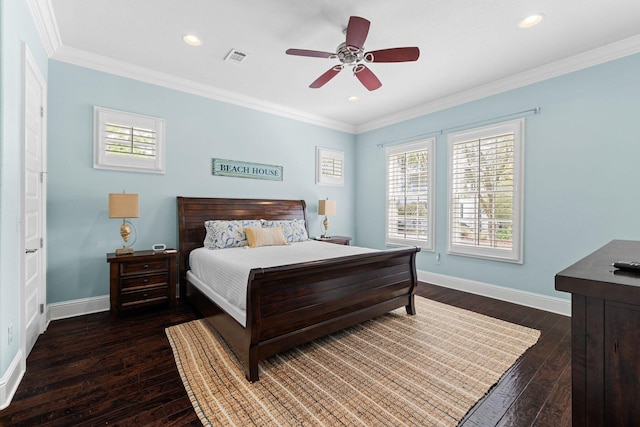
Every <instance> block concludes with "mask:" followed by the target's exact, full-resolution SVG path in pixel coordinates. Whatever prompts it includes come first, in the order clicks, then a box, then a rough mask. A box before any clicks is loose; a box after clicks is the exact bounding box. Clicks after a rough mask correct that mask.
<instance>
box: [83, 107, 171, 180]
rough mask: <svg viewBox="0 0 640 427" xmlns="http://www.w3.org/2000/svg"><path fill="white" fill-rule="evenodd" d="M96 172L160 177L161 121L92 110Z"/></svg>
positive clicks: (161, 163) (162, 124) (136, 115)
mask: <svg viewBox="0 0 640 427" xmlns="http://www.w3.org/2000/svg"><path fill="white" fill-rule="evenodd" d="M93 110H94V122H93V127H94V132H95V134H94V161H93V167H94V168H98V169H115V170H125V171H134V172H152V173H164V120H163V119H158V118H155V117H148V116H141V115H138V114H132V113H125V112H121V111H115V110H109V109H106V108H100V107H94V109H93Z"/></svg>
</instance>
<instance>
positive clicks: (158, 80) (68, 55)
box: [27, 0, 640, 134]
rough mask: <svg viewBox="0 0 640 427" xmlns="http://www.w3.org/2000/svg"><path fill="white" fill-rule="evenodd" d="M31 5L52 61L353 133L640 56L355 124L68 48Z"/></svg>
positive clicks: (579, 58) (541, 74) (598, 55)
mask: <svg viewBox="0 0 640 427" xmlns="http://www.w3.org/2000/svg"><path fill="white" fill-rule="evenodd" d="M27 4H28V6H29V10H30V11H31V14H32V16H33V20H34V22H35V24H36V27H37V29H38V32H39V33H40V38H41V39H42V43H43V45H44V47H45V50H46V51H47V55H48V56H49V57H50V58H53V59H56V60H59V61H63V62H68V63H71V64H74V65H79V66H82V67H87V68H91V69H94V70H98V71H102V72H105V73H110V74H115V75H119V76H121V77H127V78H131V79H135V80H140V81H143V82H147V83H151V84H154V85H159V86H163V87H167V88H170V89H175V90H178V91H182V92H186V93H191V94H193V95H198V96H202V97H205V98H210V99H214V100H217V101H222V102H226V103H230V104H234V105H238V106H242V107H246V108H250V109H253V110H258V111H262V112H266V113H269V114H275V115H278V116H282V117H286V118H290V119H293V120H297V121H301V122H305V123H310V124H314V125H317V126H322V127H326V128H330V129H335V130H339V131H342V132H347V133H351V134H360V133H364V132H369V131H371V130H375V129H379V128H382V127H385V126H390V125H393V124H396V123H400V122H403V121H406V120H410V119H414V118H416V117H420V116H424V115H427V114H432V113H435V112H437V111H441V110H445V109H447V108H451V107H455V106H458V105H462V104H465V103H468V102H472V101H477V100H478V99H482V98H486V97H488V96H492V95H497V94H499V93H502V92H506V91H509V90H513V89H517V88H520V87H524V86H527V85H530V84H533V83H537V82H540V81H543V80H547V79H550V78H553V77H558V76H561V75H563V74H568V73H571V72H574V71H578V70H581V69H584V68H588V67H592V66H594V65H598V64H602V63H605V62H608V61H612V60H614V59H618V58H622V57H625V56H629V55H633V54H635V53H639V52H640V35H636V36H633V37H629V38H627V39H624V40H620V41H617V42H614V43H610V44H607V45H604V46H601V47H598V48H596V49H592V50H590V51H587V52H583V53H580V54H578V55H574V56H571V57H568V58H565V59H562V60H560V61H556V62H553V63H550V64H547V65H543V66H541V67H537V68H534V69H532V70H528V71H525V72H522V73H519V74H516V75H513V76H510V77H507V78H505V79H501V80H496V81H494V82H491V83H487V84H485V85H481V86H478V87H475V88H473V89H469V90H466V91H462V92H458V93H456V94H453V95H450V96H445V97H443V98H440V99H436V100H433V101H431V102H427V103H425V104H422V105H419V106H417V107H414V108H410V109H408V110H404V111H399V112H397V113H394V114H391V115H388V116H386V117H383V118H380V119H376V120H372V121H370V122H367V123H363V124H360V125H351V124H348V123H343V122H338V121H335V120H330V119H327V118H325V117H321V116H317V115H313V114H309V113H306V112H304V111H299V110H295V109H291V108H287V107H285V106H282V105H278V104H275V103H270V102H266V101H262V100H259V99H256V98H251V97H248V96H245V95H240V94H237V93H234V92H230V91H226V90H224V89H219V88H215V87H212V86H209V85H205V84H202V83H197V82H193V81H191V80H188V79H184V78H182V77H177V76H173V75H170V74H165V73H160V72H158V71H154V70H150V69H147V68H144V67H139V66H135V65H132V64H129V63H126V62H123V61H118V60H115V59H113V58H108V57H104V56H100V55H96V54H93V53H90V52H86V51H82V50H79V49H74V48H70V47H66V46H63V45H62V40H61V38H60V33H59V31H58V26H57V23H56V19H55V14H54V12H53V6H52V4H51V0H27Z"/></svg>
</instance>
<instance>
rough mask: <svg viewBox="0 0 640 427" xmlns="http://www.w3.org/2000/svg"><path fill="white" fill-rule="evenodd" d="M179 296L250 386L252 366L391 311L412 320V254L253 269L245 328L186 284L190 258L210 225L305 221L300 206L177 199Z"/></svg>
mask: <svg viewBox="0 0 640 427" xmlns="http://www.w3.org/2000/svg"><path fill="white" fill-rule="evenodd" d="M177 201H178V229H179V230H178V231H179V249H180V265H179V274H180V277H179V279H180V296H181V297H182V298H185V297H186V300H187V301H188V302H189V303H190V304H191V305H192V306H193V307H194V308H195V309H196V310H197V311H199V313H200V314H201V315H202V316H203V317H205V318H206V319H207V321H208V322H209V324H210V325H212V326H213V327H214V328H215V329H216V330H217V331H218V332H219V333H220V335H222V337H223V338H224V339H225V340H226V342H227V343H228V344H229V346H230V347H231V349H232V350H233V351H234V353H235V354H236V356H237V357H238V358H239V359H240V361H241V363H242V365H243V367H244V371H245V375H246V377H247V379H248V380H249V381H257V380H258V361H259V360H262V359H265V358H267V357H269V356H271V355H274V354H276V353H279V352H282V351H284V350H287V349H290V348H292V347H294V346H296V345H300V344H303V343H305V342H309V341H311V340H314V339H316V338H320V337H322V336H324V335H327V334H330V333H333V332H336V331H339V330H341V329H344V328H346V327H349V326H353V325H355V324H357V323H360V322H363V321H365V320H369V319H372V318H374V317H376V316H380V315H382V314H384V313H387V312H389V311H391V310H394V309H396V308H400V307H403V306H404V307H405V308H406V311H407V313H408V314H415V303H414V292H415V288H416V284H417V275H416V267H415V258H416V254H417V253H418V252H419V251H420V248H418V247H407V248H400V249H389V250H384V251H380V252H373V253H367V254H361V255H352V256H346V257H340V258H335V259H329V260H322V261H313V262H306V263H297V264H290V265H283V266H278V267H269V268H254V269H252V270H251V271H250V273H249V280H248V283H247V286H248V287H247V311H246V325H247V326H246V327H243V326H242V325H241V324H240V323H238V322H237V321H236V320H235V319H234V318H233V317H231V316H230V315H229V314H227V313H226V312H225V311H224V310H222V309H221V308H219V307H218V306H217V305H216V304H215V303H213V302H212V301H211V300H210V299H209V298H207V297H206V296H205V295H204V294H202V293H201V292H200V291H199V290H198V289H197V288H196V287H195V286H193V285H192V284H191V283H189V282H188V280H187V278H186V273H187V270H188V269H189V253H190V252H191V251H192V250H193V249H196V248H199V247H202V245H203V240H204V236H205V228H204V222H205V221H206V220H210V219H219V220H235V219H267V220H276V219H304V220H305V223H306V224H307V231H308V221H307V210H306V204H305V201H304V200H268V199H223V198H193V197H178V198H177Z"/></svg>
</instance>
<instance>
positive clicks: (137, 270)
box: [120, 259, 167, 276]
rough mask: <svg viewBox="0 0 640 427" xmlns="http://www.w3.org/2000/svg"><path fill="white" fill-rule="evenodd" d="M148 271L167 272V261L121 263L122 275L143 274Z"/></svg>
mask: <svg viewBox="0 0 640 427" xmlns="http://www.w3.org/2000/svg"><path fill="white" fill-rule="evenodd" d="M147 271H167V260H165V259H160V260H153V261H146V262H145V261H136V262H123V263H120V274H122V275H123V276H125V275H130V274H142V273H146V272H147Z"/></svg>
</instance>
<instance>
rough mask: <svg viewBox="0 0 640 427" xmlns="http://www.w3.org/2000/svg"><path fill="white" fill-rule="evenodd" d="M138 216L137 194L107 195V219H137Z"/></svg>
mask: <svg viewBox="0 0 640 427" xmlns="http://www.w3.org/2000/svg"><path fill="white" fill-rule="evenodd" d="M139 216H140V212H139V209H138V195H137V194H126V193H110V194H109V218H138V217H139Z"/></svg>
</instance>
